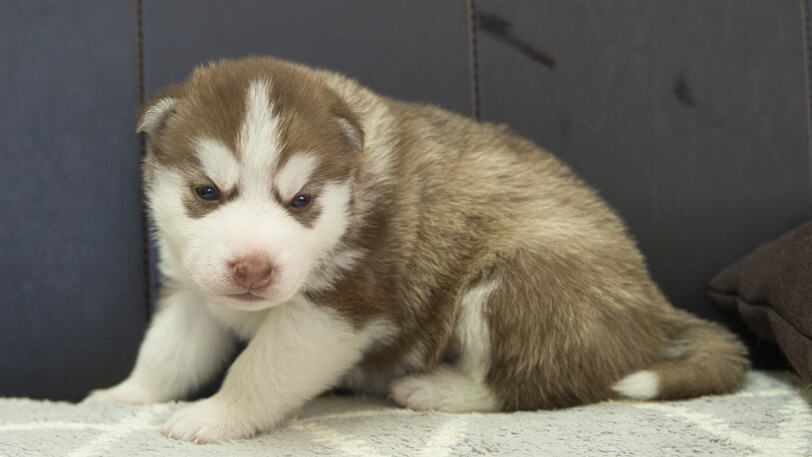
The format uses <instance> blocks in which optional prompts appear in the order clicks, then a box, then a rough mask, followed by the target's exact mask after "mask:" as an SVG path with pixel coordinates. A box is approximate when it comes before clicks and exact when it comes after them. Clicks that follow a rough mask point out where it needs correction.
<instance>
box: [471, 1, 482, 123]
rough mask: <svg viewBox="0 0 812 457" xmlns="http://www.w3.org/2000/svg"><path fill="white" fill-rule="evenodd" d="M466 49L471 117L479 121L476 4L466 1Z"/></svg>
mask: <svg viewBox="0 0 812 457" xmlns="http://www.w3.org/2000/svg"><path fill="white" fill-rule="evenodd" d="M468 49H469V50H470V53H471V55H470V58H471V115H472V116H473V117H474V119H476V120H480V113H479V56H478V54H479V52H478V49H477V24H476V2H475V0H468Z"/></svg>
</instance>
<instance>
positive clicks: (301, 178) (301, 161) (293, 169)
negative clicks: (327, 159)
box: [275, 153, 318, 201]
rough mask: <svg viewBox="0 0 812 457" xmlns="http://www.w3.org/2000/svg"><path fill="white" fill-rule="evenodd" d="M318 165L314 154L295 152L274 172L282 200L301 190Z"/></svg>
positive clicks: (293, 195)
mask: <svg viewBox="0 0 812 457" xmlns="http://www.w3.org/2000/svg"><path fill="white" fill-rule="evenodd" d="M316 165H318V159H316V156H315V155H314V154H308V153H304V154H297V155H295V156H293V157H291V158H290V159H288V161H287V162H286V163H285V165H284V166H283V167H282V169H281V170H279V172H278V173H277V174H276V180H275V181H276V190H277V191H278V192H279V195H280V197H282V201H289V200H291V199H292V198H293V197H295V196H296V195H298V192H299V191H301V190H302V187H304V185H305V184H307V182H308V180H309V179H310V175H312V174H313V171H314V170H315V169H316Z"/></svg>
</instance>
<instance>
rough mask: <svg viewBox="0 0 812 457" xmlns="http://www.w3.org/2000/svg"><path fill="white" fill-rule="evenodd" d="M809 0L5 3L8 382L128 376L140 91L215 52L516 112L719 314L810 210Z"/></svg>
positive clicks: (0, 229)
mask: <svg viewBox="0 0 812 457" xmlns="http://www.w3.org/2000/svg"><path fill="white" fill-rule="evenodd" d="M474 4H475V11H472V10H471V7H472V6H473V5H474ZM801 7H802V3H801V2H798V1H797V0H795V1H793V0H773V1H770V2H764V1H761V0H720V1H714V2H707V1H704V0H686V1H683V2H662V1H651V0H619V1H613V2H605V1H600V0H513V1H511V2H504V1H499V0H477V1H476V2H470V1H465V0H444V1H433V2H414V1H412V0H393V1H387V2H380V1H374V0H361V1H316V0H305V1H296V2H291V1H265V0H239V1H234V2H225V1H215V0H203V1H191V0H188V1H187V0H175V1H164V0H140V1H136V2H132V1H123V0H122V1H114V2H104V4H103V5H101V4H100V3H99V2H91V1H89V0H88V1H78V2H69V3H64V4H63V3H60V2H51V1H44V0H9V1H7V2H5V4H4V10H3V14H2V15H0V42H2V43H3V46H2V47H0V113H1V115H2V119H1V122H0V158H2V162H0V182H2V183H3V185H4V190H3V192H2V193H0V208H2V213H0V316H2V317H0V373H1V374H0V395H31V396H39V397H43V396H45V397H51V398H69V399H77V398H80V397H81V396H82V395H83V394H84V393H85V392H86V391H87V390H89V389H90V388H92V387H99V386H104V385H110V384H112V383H113V382H115V381H117V380H120V379H122V378H123V377H124V376H126V374H127V372H128V371H129V369H130V367H131V366H132V363H133V359H134V356H135V352H136V349H137V346H138V343H139V342H140V338H141V335H142V333H143V330H144V327H145V323H146V320H147V313H148V310H149V303H148V301H147V293H146V289H145V284H146V283H147V282H148V279H149V278H148V276H146V275H145V270H146V268H145V261H146V259H145V255H144V236H143V230H142V217H141V203H140V192H139V189H138V161H139V157H140V148H139V139H138V137H137V136H136V135H135V133H134V124H135V117H136V114H135V113H136V107H137V105H138V103H139V91H138V88H139V85H143V87H144V92H145V94H146V96H150V95H151V94H153V93H154V91H155V90H157V88H158V87H160V86H162V85H164V84H167V83H169V82H172V81H180V80H181V79H183V78H184V77H185V76H186V75H187V74H188V73H189V71H191V69H192V68H193V67H194V66H196V65H198V64H201V63H204V62H206V61H209V60H213V59H220V58H223V57H240V56H245V55H253V54H272V55H276V56H279V57H283V58H287V59H291V60H295V61H300V62H304V63H307V64H311V65H316V66H321V67H325V68H330V69H334V70H338V71H341V72H344V73H346V74H349V75H350V76H352V77H354V78H356V79H358V80H359V81H360V82H362V83H363V84H366V85H368V86H370V87H372V88H373V89H375V90H377V91H379V92H381V93H383V94H387V95H391V96H393V97H397V98H403V99H408V100H414V101H423V102H430V103H434V104H438V105H440V106H443V107H445V108H448V109H451V110H453V111H456V112H459V113H462V114H466V115H471V114H472V113H473V115H477V114H478V115H479V116H480V117H481V118H482V120H485V121H492V122H499V123H508V124H510V125H511V126H512V128H513V129H514V130H515V131H517V132H518V133H520V134H522V135H524V136H527V137H530V138H532V139H533V140H535V141H536V142H537V143H539V144H540V145H541V146H544V147H545V148H548V149H549V150H551V151H552V152H554V153H555V154H557V155H558V156H559V157H561V158H562V159H563V160H564V161H566V162H567V163H569V164H570V165H571V166H572V167H573V168H575V169H576V170H577V171H578V172H580V173H581V174H582V175H583V176H584V177H585V178H586V179H587V180H588V181H589V182H590V183H592V184H593V185H594V186H595V187H597V188H598V189H599V190H600V191H601V193H602V194H603V195H604V196H605V197H606V199H607V200H608V201H609V202H610V203H611V204H613V205H614V206H615V207H616V208H617V209H618V210H619V211H620V212H621V214H622V215H623V216H624V217H625V218H626V219H627V220H628V222H629V225H630V227H631V230H632V232H633V233H634V235H635V236H636V237H637V239H638V240H639V243H640V246H641V248H642V249H643V251H644V252H645V253H646V255H647V256H648V257H649V261H650V265H651V269H652V271H653V274H654V277H655V279H656V280H657V281H658V282H660V283H661V284H662V286H663V289H664V290H665V292H666V293H667V295H668V296H669V297H671V299H672V300H673V301H674V302H675V304H676V305H677V306H680V307H683V308H687V309H691V310H692V311H694V312H696V313H698V314H701V315H704V316H709V317H713V318H716V317H717V316H716V314H715V313H714V312H713V311H712V308H711V306H710V304H709V302H708V301H707V299H705V297H704V296H703V291H704V287H705V284H706V283H707V281H708V279H709V278H710V277H711V276H713V275H714V274H715V273H716V272H717V271H719V270H720V269H721V268H722V267H723V266H725V265H727V264H729V263H730V262H732V261H733V260H734V259H736V258H738V257H740V256H742V255H744V254H746V253H747V252H749V251H751V250H752V249H753V248H755V247H756V246H757V245H759V244H760V243H762V242H764V241H767V240H769V239H772V238H775V237H776V236H777V235H779V234H780V233H782V232H784V231H787V230H789V229H790V228H792V227H794V226H797V225H799V224H800V223H801V222H803V221H805V220H807V219H809V217H810V216H812V192H810V189H811V188H812V175H811V174H810V141H809V116H808V110H809V104H808V93H807V92H808V91H807V89H808V87H807V86H808V84H807V79H806V74H805V67H806V65H807V64H806V59H805V50H804V44H805V36H804V30H803V25H804V23H803V17H804V14H803V12H802V8H801ZM139 9H140V11H141V24H142V40H141V41H140V42H141V43H142V45H141V47H140V50H141V52H142V55H143V62H142V63H143V65H142V67H141V70H142V72H139V61H138V58H137V57H138V52H137V51H138V49H139V48H138V46H137V43H139V40H138V34H137V27H136V25H137V24H138V20H137V19H138V17H137V16H138V14H137V13H138V11H139ZM473 13H476V17H477V21H476V24H477V27H476V33H475V34H474V35H471V32H472V30H474V29H473V27H472V25H473V24H472V22H471V18H472V17H473ZM474 45H475V46H474ZM472 56H475V57H476V58H475V59H472V58H471V57H472ZM153 260H154V259H153ZM153 275H154V267H153ZM149 282H150V283H152V285H153V293H152V296H153V297H154V296H155V294H154V285H155V281H154V276H153V279H152V280H151V281H149Z"/></svg>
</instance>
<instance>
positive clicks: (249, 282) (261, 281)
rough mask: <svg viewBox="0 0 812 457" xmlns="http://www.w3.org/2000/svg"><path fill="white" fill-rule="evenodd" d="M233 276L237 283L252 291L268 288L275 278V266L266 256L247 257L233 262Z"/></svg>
mask: <svg viewBox="0 0 812 457" xmlns="http://www.w3.org/2000/svg"><path fill="white" fill-rule="evenodd" d="M231 268H232V269H231V276H232V280H233V281H234V283H235V284H237V285H238V286H240V287H246V288H248V289H250V290H252V291H261V290H264V289H266V288H267V287H268V286H269V285H270V284H271V280H272V279H273V273H274V267H273V265H272V264H271V262H270V261H269V260H267V259H264V258H257V257H247V258H244V259H240V260H237V261H235V262H232V263H231Z"/></svg>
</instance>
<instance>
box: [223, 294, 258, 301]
mask: <svg viewBox="0 0 812 457" xmlns="http://www.w3.org/2000/svg"><path fill="white" fill-rule="evenodd" d="M226 296H227V297H228V298H233V299H235V300H239V301H243V302H255V301H261V300H265V297H260V296H259V295H254V294H252V293H251V292H243V293H241V294H229V295H226Z"/></svg>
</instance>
